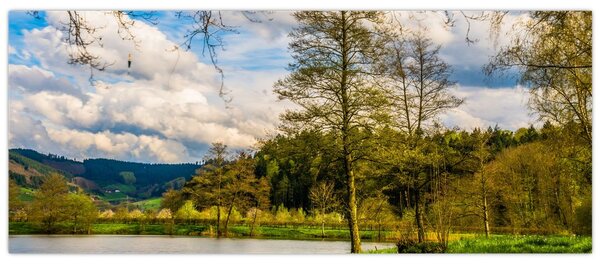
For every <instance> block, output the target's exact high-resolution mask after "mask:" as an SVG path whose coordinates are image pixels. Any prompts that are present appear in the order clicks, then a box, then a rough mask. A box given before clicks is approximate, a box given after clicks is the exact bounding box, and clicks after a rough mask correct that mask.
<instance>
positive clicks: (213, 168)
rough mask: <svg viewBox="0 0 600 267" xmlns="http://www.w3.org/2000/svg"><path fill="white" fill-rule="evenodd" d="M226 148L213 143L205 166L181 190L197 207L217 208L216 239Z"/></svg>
mask: <svg viewBox="0 0 600 267" xmlns="http://www.w3.org/2000/svg"><path fill="white" fill-rule="evenodd" d="M227 154H228V152H227V146H226V145H225V144H223V143H213V144H212V146H211V148H210V149H209V150H208V154H207V162H208V163H207V164H206V165H204V166H203V167H202V168H200V169H198V170H197V175H196V176H194V177H193V178H192V180H191V181H190V182H188V184H186V186H185V187H184V188H183V192H184V194H187V195H188V196H191V198H192V199H193V200H194V202H195V203H196V205H197V206H199V207H200V208H206V207H211V206H213V205H214V206H217V237H220V236H221V234H222V233H221V207H222V206H223V197H224V195H223V193H224V192H223V188H224V186H225V185H226V183H227V177H226V176H225V164H226V163H227V162H226V159H227Z"/></svg>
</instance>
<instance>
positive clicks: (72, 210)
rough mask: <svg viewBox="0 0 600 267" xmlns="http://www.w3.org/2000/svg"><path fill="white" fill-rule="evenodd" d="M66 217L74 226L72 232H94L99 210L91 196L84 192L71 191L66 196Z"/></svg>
mask: <svg viewBox="0 0 600 267" xmlns="http://www.w3.org/2000/svg"><path fill="white" fill-rule="evenodd" d="M65 204H66V211H65V213H66V219H67V220H68V221H69V223H70V224H71V226H72V233H73V234H77V233H78V231H81V230H83V231H85V233H87V234H91V232H92V224H93V223H94V221H96V218H98V210H97V209H96V206H95V205H94V202H93V201H92V199H91V198H90V196H88V195H85V194H83V193H71V194H68V195H67V197H66V203H65Z"/></svg>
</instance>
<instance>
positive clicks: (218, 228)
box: [217, 203, 221, 238]
mask: <svg viewBox="0 0 600 267" xmlns="http://www.w3.org/2000/svg"><path fill="white" fill-rule="evenodd" d="M218 237H221V204H220V203H219V205H217V238H218Z"/></svg>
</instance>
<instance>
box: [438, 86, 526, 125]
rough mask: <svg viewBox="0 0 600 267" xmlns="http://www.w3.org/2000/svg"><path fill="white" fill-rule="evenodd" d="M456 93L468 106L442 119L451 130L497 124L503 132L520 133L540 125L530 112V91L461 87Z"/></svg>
mask: <svg viewBox="0 0 600 267" xmlns="http://www.w3.org/2000/svg"><path fill="white" fill-rule="evenodd" d="M452 93H453V94H454V95H456V96H458V97H461V98H464V99H465V103H464V104H463V105H461V106H460V107H458V108H456V109H454V110H451V111H449V112H447V113H446V114H444V115H442V116H440V119H441V121H442V122H444V123H445V124H446V125H447V126H449V127H453V126H458V127H461V128H464V129H473V128H475V127H479V128H482V127H483V128H487V127H488V126H492V127H493V126H495V125H496V124H497V125H498V126H499V127H501V128H503V129H510V130H516V129H518V128H521V127H527V126H529V125H530V124H535V123H536V120H535V119H534V118H533V117H532V116H530V113H529V111H528V109H527V100H528V92H527V91H526V90H525V89H524V88H522V87H516V88H493V89H491V88H482V87H460V86H458V87H456V88H455V89H453V90H452Z"/></svg>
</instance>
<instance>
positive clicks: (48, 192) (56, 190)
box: [31, 173, 69, 233]
mask: <svg viewBox="0 0 600 267" xmlns="http://www.w3.org/2000/svg"><path fill="white" fill-rule="evenodd" d="M68 193H69V188H68V187H67V182H66V180H65V178H64V177H63V176H61V175H60V174H58V173H51V174H50V175H49V176H48V177H47V178H46V181H44V183H43V184H42V186H40V189H39V190H38V191H37V192H36V193H35V196H34V199H33V202H32V203H31V211H32V218H33V221H35V222H37V223H40V224H41V226H42V227H43V229H44V231H45V232H46V233H52V232H53V231H55V230H56V229H55V227H56V223H57V222H59V221H61V220H63V219H64V218H65V214H66V212H65V211H66V205H65V202H66V198H67V194H68Z"/></svg>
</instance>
